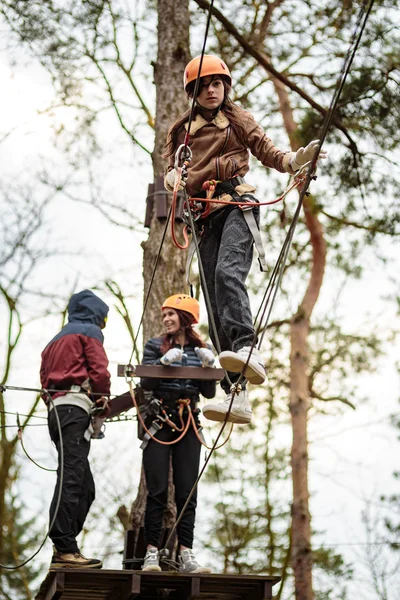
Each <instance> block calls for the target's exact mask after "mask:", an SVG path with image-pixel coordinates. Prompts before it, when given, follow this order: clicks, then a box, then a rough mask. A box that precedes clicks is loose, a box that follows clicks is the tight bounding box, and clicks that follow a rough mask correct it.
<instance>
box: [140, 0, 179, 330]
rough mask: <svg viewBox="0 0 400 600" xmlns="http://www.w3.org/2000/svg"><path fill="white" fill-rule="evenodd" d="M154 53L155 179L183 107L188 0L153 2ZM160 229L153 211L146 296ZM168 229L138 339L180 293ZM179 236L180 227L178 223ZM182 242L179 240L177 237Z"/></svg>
mask: <svg viewBox="0 0 400 600" xmlns="http://www.w3.org/2000/svg"><path fill="white" fill-rule="evenodd" d="M158 23H159V25H158V55H157V62H156V63H155V65H154V80H155V84H156V130H155V143H154V150H153V153H152V159H153V169H154V177H156V176H160V175H163V174H164V170H165V160H164V159H163V158H162V153H163V149H164V143H165V139H166V137H167V132H168V129H169V127H170V126H171V125H172V123H173V122H174V121H175V120H176V119H177V118H178V116H179V115H181V114H182V113H183V112H184V111H185V110H186V108H187V99H186V95H185V93H184V91H183V84H182V80H183V72H184V68H185V66H186V64H187V63H188V62H189V60H190V55H189V3H188V0H179V1H177V0H159V2H158ZM164 228H165V220H162V221H160V220H158V219H157V218H156V217H155V214H154V213H153V216H152V220H151V225H150V233H149V237H148V239H147V240H146V242H144V243H143V250H144V256H143V279H144V294H145V298H146V295H147V293H148V290H149V285H150V280H151V276H152V273H153V268H154V264H155V261H156V259H157V255H158V251H159V248H160V244H161V239H162V235H163V232H164ZM169 231H170V230H169V229H168V234H167V236H166V239H165V241H164V243H163V246H162V249H161V256H160V259H159V263H158V267H157V272H156V276H155V280H154V282H153V285H152V288H151V291H150V295H149V300H148V304H147V307H146V311H145V318H144V321H143V336H144V340H145V341H146V340H147V339H148V338H149V337H151V336H153V335H154V334H157V333H159V331H160V326H161V321H160V307H161V305H162V303H163V301H164V300H165V298H167V297H168V296H170V295H171V294H176V293H178V292H180V291H185V286H186V284H185V280H184V276H185V263H186V252H185V251H182V250H179V249H177V248H175V246H174V245H173V243H172V240H171V236H170V232H169ZM177 231H178V234H179V233H181V226H179V225H178V224H177ZM180 239H181V238H180Z"/></svg>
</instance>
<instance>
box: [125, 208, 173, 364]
mask: <svg viewBox="0 0 400 600" xmlns="http://www.w3.org/2000/svg"><path fill="white" fill-rule="evenodd" d="M171 212H172V204H171V205H170V207H169V210H168V215H167V219H166V221H165V226H164V231H163V234H162V237H161V242H160V246H159V248H158V253H157V258H156V262H155V263H154V267H153V272H152V274H151V279H150V283H149V287H148V289H147V294H146V298H145V301H144V305H143V311H142V316H141V317H140V322H139V326H138V329H137V332H136V336H135V339H134V340H133V348H132V353H131V356H130V358H129V361H128V364H131V362H132V358H133V355H134V353H135V351H136V352H138V349H137V339H138V337H139V331H140V328H141V326H142V324H143V319H144V314H145V312H146V308H147V303H148V301H149V297H150V292H151V289H152V286H153V282H154V278H155V274H156V270H157V267H158V263H159V260H160V256H161V250H162V247H163V245H164V241H165V237H166V235H167V231H168V223H169V220H170V218H171Z"/></svg>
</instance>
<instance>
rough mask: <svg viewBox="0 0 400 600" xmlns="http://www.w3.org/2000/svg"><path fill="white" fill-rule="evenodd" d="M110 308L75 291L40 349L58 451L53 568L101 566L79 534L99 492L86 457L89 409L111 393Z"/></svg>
mask: <svg viewBox="0 0 400 600" xmlns="http://www.w3.org/2000/svg"><path fill="white" fill-rule="evenodd" d="M107 314H108V306H107V304H105V302H103V300H101V299H100V298H99V297H98V296H96V295H95V294H93V292H91V291H90V290H83V291H82V292H79V293H77V294H74V295H73V296H72V297H71V299H70V301H69V304H68V323H67V325H65V326H64V327H63V328H62V330H61V331H60V333H58V334H57V335H56V336H55V337H54V338H53V339H52V340H51V341H50V342H49V343H48V344H47V346H46V348H45V349H44V350H43V352H42V363H41V367H40V379H41V385H42V388H43V390H44V392H43V399H44V401H45V403H46V405H47V408H48V410H49V416H48V426H49V433H50V437H51V439H52V441H53V442H54V444H55V446H56V448H57V452H58V456H59V465H58V470H57V483H56V487H55V490H54V495H53V499H52V502H51V505H50V524H52V525H51V528H50V530H49V537H50V539H51V540H52V542H53V544H54V553H53V557H52V560H51V565H50V569H57V568H80V567H83V568H93V569H100V568H101V567H102V562H101V560H98V559H95V558H85V557H84V556H83V555H82V554H81V552H80V550H79V547H78V544H77V541H76V537H77V535H78V534H79V533H80V532H81V530H82V528H83V524H84V522H85V519H86V517H87V514H88V512H89V509H90V506H91V504H92V502H93V500H94V498H95V485H94V480H93V476H92V473H91V471H90V465H89V461H88V456H89V450H90V438H91V433H92V430H91V428H90V426H91V411H92V408H93V406H94V405H96V404H97V405H98V406H100V407H102V406H103V405H105V404H106V400H107V398H108V396H109V394H110V373H109V372H108V370H107V367H108V359H107V355H106V353H105V351H104V348H103V340H104V337H103V334H102V331H101V330H102V329H103V328H104V327H105V325H106V321H107ZM57 416H58V419H57ZM60 429H61V436H60ZM61 443H62V449H63V480H62V490H61V496H60V494H59V489H60V476H61V469H60V467H61V464H60V463H61V458H60V450H61ZM53 521H54V522H53Z"/></svg>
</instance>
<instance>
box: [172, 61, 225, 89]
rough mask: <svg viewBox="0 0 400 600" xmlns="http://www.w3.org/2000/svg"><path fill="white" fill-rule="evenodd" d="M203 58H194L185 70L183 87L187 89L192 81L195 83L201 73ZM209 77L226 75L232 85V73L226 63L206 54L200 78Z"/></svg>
mask: <svg viewBox="0 0 400 600" xmlns="http://www.w3.org/2000/svg"><path fill="white" fill-rule="evenodd" d="M200 59H201V56H196V58H193V59H192V60H191V61H190V62H189V63H188V64H187V65H186V68H185V72H184V74H183V87H184V88H185V91H186V88H187V86H188V85H189V83H191V82H192V81H195V80H196V78H197V75H198V73H199V64H200ZM209 75H225V77H226V78H227V80H228V83H229V85H230V86H231V85H232V77H231V73H230V71H229V69H228V67H227V66H226V64H225V63H224V61H223V60H221V59H220V58H218V56H212V55H211V54H204V56H203V62H202V64H201V71H200V77H208V76H209Z"/></svg>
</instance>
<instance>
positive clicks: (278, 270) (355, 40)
mask: <svg viewBox="0 0 400 600" xmlns="http://www.w3.org/2000/svg"><path fill="white" fill-rule="evenodd" d="M373 4H374V0H371V1H370V3H369V6H368V9H367V10H366V5H367V0H365V1H364V3H363V6H362V7H361V9H360V12H359V15H358V18H357V23H356V26H355V29H354V32H353V35H352V39H351V42H350V46H349V49H348V51H347V54H346V58H345V61H344V64H343V67H342V70H341V73H340V75H339V78H338V82H337V84H336V89H335V92H334V94H333V97H332V100H331V103H330V106H329V109H328V111H327V113H326V115H325V118H324V120H323V123H322V125H321V134H320V136H319V140H320V141H319V145H318V147H317V148H316V150H315V154H314V156H313V158H312V160H311V164H310V166H309V168H308V171H307V174H306V180H305V183H304V187H303V188H302V189H301V191H300V194H299V201H298V204H297V208H296V211H295V214H294V217H293V219H292V222H291V224H290V227H289V231H288V233H287V235H286V238H285V241H284V244H283V247H282V250H283V252H282V250H281V253H280V254H279V257H278V260H277V262H276V264H275V267H274V272H273V275H274V280H273V281H272V282H271V290H270V293H269V295H268V298H267V300H266V302H265V307H264V310H263V312H262V316H261V319H260V322H259V326H258V328H257V330H256V332H255V339H257V337H258V334H259V333H260V332H261V330H262V331H263V333H262V336H261V340H260V344H259V346H260V345H261V342H262V340H263V337H264V335H265V331H266V328H267V326H268V322H269V319H270V316H271V312H272V308H273V306H274V303H275V299H276V296H277V291H278V289H279V285H280V282H281V279H282V275H283V270H284V266H285V264H286V259H287V256H288V253H289V249H290V247H291V243H292V239H293V234H294V230H295V228H296V225H297V222H298V218H299V214H300V210H301V207H302V205H303V200H304V196H305V195H306V193H307V190H308V187H309V185H310V182H311V179H312V176H313V172H314V170H315V167H316V164H317V160H318V156H319V153H320V150H321V147H322V144H323V143H324V141H325V138H326V135H327V131H328V129H329V127H330V125H331V123H332V120H333V115H334V112H335V109H336V107H337V104H338V101H339V98H340V95H341V93H342V90H343V86H344V84H345V81H346V78H347V76H348V74H349V72H350V67H351V65H352V63H353V60H354V56H355V53H356V51H357V49H358V46H359V43H360V40H361V37H362V34H363V32H364V29H365V25H366V23H367V20H368V17H369V15H370V12H371V9H372V6H373ZM364 13H365V14H364ZM363 15H364V18H363ZM361 21H362V24H361ZM360 24H361V26H360ZM359 28H360V29H359ZM358 29H359V31H357V30H358ZM352 47H353V48H352ZM280 263H281V264H280ZM271 279H272V278H271ZM274 286H275V290H274V292H273V295H272V300H271V302H270V306H269V310H268V314H267V318H266V321H265V323H264V324H263V318H264V315H265V313H266V310H267V307H268V302H269V299H270V298H271V293H272V289H273V287H274ZM269 287H270V286H269V285H268V287H267V290H266V293H267V292H268V291H269ZM265 297H266V294H264V299H263V300H262V302H261V306H262V304H263V302H264V300H265ZM260 308H261V307H260ZM259 312H260V309H259V311H258V314H259Z"/></svg>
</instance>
